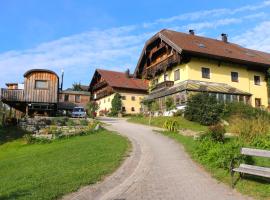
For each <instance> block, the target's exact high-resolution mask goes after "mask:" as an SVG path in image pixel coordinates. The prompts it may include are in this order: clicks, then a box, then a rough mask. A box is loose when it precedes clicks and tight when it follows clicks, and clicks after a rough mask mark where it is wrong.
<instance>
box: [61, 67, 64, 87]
mask: <svg viewBox="0 0 270 200" xmlns="http://www.w3.org/2000/svg"><path fill="white" fill-rule="evenodd" d="M61 73H62V74H61V91H62V90H63V82H64V69H61Z"/></svg>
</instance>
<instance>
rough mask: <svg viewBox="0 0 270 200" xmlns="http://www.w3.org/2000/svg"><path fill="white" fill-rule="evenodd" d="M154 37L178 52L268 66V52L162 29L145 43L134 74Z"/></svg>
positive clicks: (269, 56)
mask: <svg viewBox="0 0 270 200" xmlns="http://www.w3.org/2000/svg"><path fill="white" fill-rule="evenodd" d="M156 39H161V40H162V41H164V42H165V43H167V44H168V45H170V46H171V47H172V48H173V49H175V50H176V51H177V52H178V53H180V54H185V53H187V54H195V55H201V56H205V57H209V58H215V59H219V60H224V61H225V60H229V61H232V62H236V63H244V64H250V65H261V66H265V67H270V53H265V52H261V51H256V50H252V49H247V48H244V47H241V46H240V45H237V44H234V43H231V42H224V41H222V40H217V39H212V38H206V37H201V36H197V35H191V34H186V33H181V32H176V31H172V30H167V29H163V30H161V31H160V32H158V33H156V34H155V35H154V36H153V37H152V38H150V39H149V40H148V41H147V42H146V43H145V47H144V49H143V51H142V54H141V57H140V59H139V62H138V64H137V67H136V70H135V74H136V72H137V70H138V67H139V65H140V62H141V61H142V57H143V56H144V52H145V50H146V47H147V46H148V45H149V44H150V43H152V42H153V41H155V40H156Z"/></svg>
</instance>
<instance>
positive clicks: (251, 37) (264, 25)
mask: <svg viewBox="0 0 270 200" xmlns="http://www.w3.org/2000/svg"><path fill="white" fill-rule="evenodd" d="M232 41H233V42H235V43H237V44H240V45H242V46H244V47H248V48H251V49H257V50H261V51H266V52H270V21H264V22H261V23H260V24H259V25H257V26H256V27H254V28H253V29H251V30H248V31H246V32H244V33H243V34H241V35H238V36H235V37H233V38H232Z"/></svg>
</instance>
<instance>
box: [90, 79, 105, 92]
mask: <svg viewBox="0 0 270 200" xmlns="http://www.w3.org/2000/svg"><path fill="white" fill-rule="evenodd" d="M105 86H107V83H106V82H105V81H102V82H99V83H97V84H96V85H94V86H93V90H97V89H101V88H103V87H105Z"/></svg>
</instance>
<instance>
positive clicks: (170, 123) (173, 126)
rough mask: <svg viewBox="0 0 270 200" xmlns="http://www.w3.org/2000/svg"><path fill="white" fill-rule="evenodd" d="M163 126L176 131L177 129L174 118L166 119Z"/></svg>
mask: <svg viewBox="0 0 270 200" xmlns="http://www.w3.org/2000/svg"><path fill="white" fill-rule="evenodd" d="M163 127H164V128H165V129H167V130H168V131H173V132H176V131H177V130H178V129H179V123H178V121H177V120H175V119H167V120H166V121H165V123H164V125H163Z"/></svg>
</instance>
